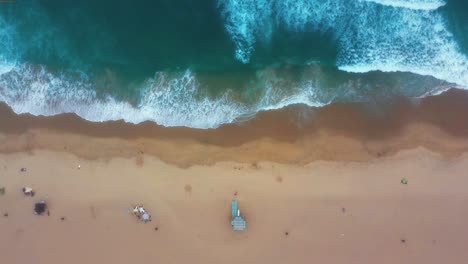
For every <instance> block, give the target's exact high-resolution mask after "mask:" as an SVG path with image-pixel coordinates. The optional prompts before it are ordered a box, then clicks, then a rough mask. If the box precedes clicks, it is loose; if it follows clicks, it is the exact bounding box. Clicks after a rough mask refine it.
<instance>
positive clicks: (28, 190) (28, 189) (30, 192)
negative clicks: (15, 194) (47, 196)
mask: <svg viewBox="0 0 468 264" xmlns="http://www.w3.org/2000/svg"><path fill="white" fill-rule="evenodd" d="M21 190H22V191H23V194H24V195H26V196H31V197H33V196H34V195H36V192H35V191H34V190H33V189H32V188H31V187H28V186H26V187H23V189H21Z"/></svg>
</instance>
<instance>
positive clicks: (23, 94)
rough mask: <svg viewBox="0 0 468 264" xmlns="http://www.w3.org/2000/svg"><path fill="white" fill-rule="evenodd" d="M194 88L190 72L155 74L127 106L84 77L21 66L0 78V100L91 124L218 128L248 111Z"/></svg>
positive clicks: (226, 98) (21, 108)
mask: <svg viewBox="0 0 468 264" xmlns="http://www.w3.org/2000/svg"><path fill="white" fill-rule="evenodd" d="M197 86H198V84H197V81H196V80H195V78H194V76H193V75H192V73H191V72H190V71H187V72H185V73H184V74H182V76H180V77H178V78H171V79H168V78H167V77H166V74H165V73H158V74H157V76H156V77H155V78H152V79H150V80H148V81H147V82H146V83H145V84H144V88H143V94H142V100H141V102H140V103H138V104H137V105H131V104H130V103H127V102H122V101H118V100H116V99H114V98H113V97H111V96H104V97H102V98H101V97H100V96H99V95H98V94H96V92H95V90H93V87H92V84H91V82H90V81H89V80H88V79H87V78H86V76H79V77H71V76H67V75H64V74H60V75H54V74H52V73H50V72H47V71H46V70H45V69H44V68H43V67H40V68H37V67H31V66H21V67H16V68H15V69H13V70H11V71H10V72H8V73H5V74H3V75H2V76H1V78H0V101H3V102H6V103H7V104H8V105H9V106H10V107H12V109H13V110H14V111H15V112H16V113H18V114H21V113H30V114H33V115H45V116H51V115H57V114H61V113H76V114H77V115H79V116H81V117H82V118H84V119H86V120H89V121H95V122H102V121H109V120H121V119H123V120H125V121H126V122H130V123H140V122H144V121H154V122H156V123H158V124H161V125H164V126H188V127H194V128H213V127H217V126H219V125H221V124H224V123H230V122H232V121H234V119H235V118H237V117H238V116H240V115H242V114H243V113H245V112H246V109H244V108H243V107H242V106H240V105H237V104H236V103H234V102H233V101H232V100H230V98H229V95H228V94H225V95H224V96H222V97H220V98H217V99H209V97H207V96H202V97H201V98H199V97H200V96H199V95H198V94H197V93H198V87H197Z"/></svg>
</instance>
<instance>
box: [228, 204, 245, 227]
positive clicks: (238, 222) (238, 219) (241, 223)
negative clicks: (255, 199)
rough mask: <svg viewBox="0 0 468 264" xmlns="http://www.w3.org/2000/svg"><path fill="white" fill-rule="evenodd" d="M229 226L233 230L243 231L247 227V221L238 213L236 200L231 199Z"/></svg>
mask: <svg viewBox="0 0 468 264" xmlns="http://www.w3.org/2000/svg"><path fill="white" fill-rule="evenodd" d="M231 216H232V220H231V226H232V230H234V231H244V230H245V228H246V227H247V222H246V221H245V219H244V217H243V216H242V215H241V214H240V210H239V208H238V206H237V200H233V201H232V204H231Z"/></svg>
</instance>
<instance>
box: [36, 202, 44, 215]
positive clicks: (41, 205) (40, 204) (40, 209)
mask: <svg viewBox="0 0 468 264" xmlns="http://www.w3.org/2000/svg"><path fill="white" fill-rule="evenodd" d="M46 209H47V204H46V202H45V201H40V202H38V203H36V204H35V205H34V213H35V214H37V215H41V214H43V213H44V212H45V211H46Z"/></svg>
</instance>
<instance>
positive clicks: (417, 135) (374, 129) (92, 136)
mask: <svg viewBox="0 0 468 264" xmlns="http://www.w3.org/2000/svg"><path fill="white" fill-rule="evenodd" d="M467 101H468V91H464V90H457V89H452V90H449V91H448V92H446V93H443V94H441V95H437V96H430V97H426V98H422V99H411V100H410V99H406V98H397V99H395V100H393V101H392V102H387V103H386V104H381V105H379V106H378V107H376V106H375V105H373V106H372V105H369V104H364V103H350V104H332V105H329V106H325V107H322V108H318V109H315V108H311V107H306V106H302V105H297V106H292V107H287V108H285V109H282V110H275V111H269V112H262V113H259V114H258V115H257V117H255V118H254V119H252V120H248V121H245V122H241V123H237V124H228V125H224V126H221V127H220V128H217V129H206V130H202V129H193V128H186V127H162V126H158V125H156V124H154V123H151V122H145V123H142V124H138V125H134V124H128V123H125V122H123V121H109V122H103V123H93V122H88V121H85V120H83V119H81V118H79V117H77V116H76V115H74V114H61V115H57V116H52V117H34V116H31V115H16V114H14V113H13V112H12V111H11V109H9V108H8V107H7V106H5V105H0V119H1V120H3V121H2V125H1V126H0V153H13V152H23V151H26V152H28V151H29V152H30V151H32V150H36V149H42V150H44V149H45V150H52V151H64V152H70V153H73V154H75V155H77V156H79V157H81V158H87V159H110V158H112V157H124V158H125V157H133V158H136V159H139V157H140V156H142V154H147V155H151V156H156V157H158V158H159V159H161V160H163V161H165V162H168V163H171V164H176V165H178V166H180V167H190V166H192V165H209V164H215V163H217V162H222V161H235V162H241V163H252V164H254V163H257V162H259V161H272V162H278V163H285V164H288V163H290V164H300V165H305V164H308V163H310V162H312V161H316V160H329V161H333V160H336V161H369V160H373V159H375V158H380V157H385V156H389V155H394V154H396V153H397V152H398V151H400V150H405V149H412V148H417V147H424V148H427V149H428V150H430V151H432V152H436V153H439V154H441V155H443V156H446V157H452V156H457V155H460V154H462V153H463V152H465V151H467V150H468V123H466V122H464V116H466V115H468V104H466V103H465V102H467ZM95 146H100V147H99V148H98V149H96V148H95Z"/></svg>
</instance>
